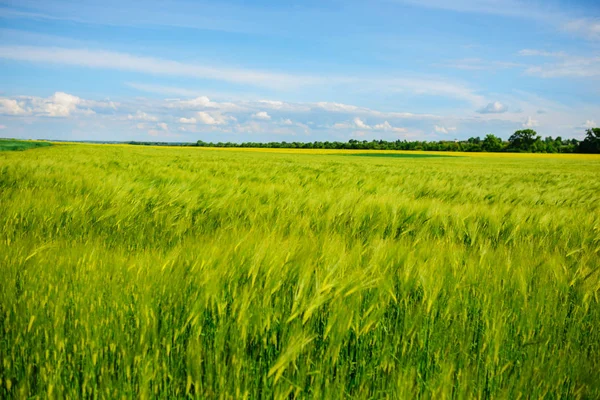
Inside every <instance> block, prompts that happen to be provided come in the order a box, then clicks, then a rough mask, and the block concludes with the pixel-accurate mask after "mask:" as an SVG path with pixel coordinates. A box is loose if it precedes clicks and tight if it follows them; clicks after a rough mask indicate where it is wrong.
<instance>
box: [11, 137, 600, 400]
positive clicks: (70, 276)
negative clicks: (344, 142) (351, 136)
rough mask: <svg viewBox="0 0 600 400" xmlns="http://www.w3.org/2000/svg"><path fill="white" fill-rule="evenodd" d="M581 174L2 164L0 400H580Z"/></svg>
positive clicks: (585, 385)
mask: <svg viewBox="0 0 600 400" xmlns="http://www.w3.org/2000/svg"><path fill="white" fill-rule="evenodd" d="M303 154H305V153H303ZM599 174H600V159H599V158H594V157H591V156H587V157H586V156H582V157H575V156H572V157H556V158H551V157H536V156H527V157H525V156H523V157H516V156H515V157H514V158H511V157H510V156H502V157H500V156H498V157H491V156H490V157H487V156H485V157H483V156H482V157H460V158H452V157H447V158H427V159H402V158H397V159H387V158H369V157H337V156H327V155H310V156H306V155H303V156H298V155H296V154H277V153H263V152H242V151H219V150H205V149H196V148H176V149H173V148H152V147H134V146H91V145H61V146H52V147H48V148H45V149H41V150H39V151H27V152H5V153H2V154H0V274H1V276H2V279H0V359H1V362H0V379H1V383H0V398H11V397H14V398H25V397H34V396H39V397H41V398H47V397H57V398H62V397H67V398H89V397H94V398H121V397H125V398H147V397H160V398H184V397H192V398H213V397H219V398H244V397H246V398H290V397H312V398H317V399H325V398H346V397H350V398H382V397H390V398H419V397H420V398H451V397H452V398H463V399H467V398H519V397H521V398H541V397H546V398H599V397H600V378H599V377H598V373H597V371H598V370H600V357H598V355H599V354H600V299H599V294H600V293H599V292H600V283H599V281H600V280H599V273H598V266H599V265H600V251H599V250H600V202H599V196H600V180H598V176H599Z"/></svg>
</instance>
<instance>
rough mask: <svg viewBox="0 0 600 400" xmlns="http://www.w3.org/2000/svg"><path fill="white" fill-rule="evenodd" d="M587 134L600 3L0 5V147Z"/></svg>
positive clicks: (416, 0)
mask: <svg viewBox="0 0 600 400" xmlns="http://www.w3.org/2000/svg"><path fill="white" fill-rule="evenodd" d="M596 126H600V2H599V1H597V0H569V1H567V0H546V1H526V0H480V1H475V0H453V1H447V0H370V1H353V0H304V1H285V0H280V1H271V0H256V1H243V0H223V1H201V0H200V1H192V0H183V1H182V0H174V1H155V0H145V1H138V0H133V1H122V0H121V1H116V0H104V1H98V0H79V1H74V0H42V1H39V0H18V1H17V0H10V1H5V0H0V137H12V138H29V139H38V138H40V139H59V140H101V141H129V140H136V141H175V142H195V141H197V140H203V141H213V142H218V141H222V142H227V141H232V142H244V141H262V142H264V141H288V142H291V141H300V142H305V141H326V140H329V141H332V140H339V141H347V140H349V139H357V140H372V139H384V140H398V139H400V140H455V139H466V138H469V137H475V136H480V137H484V136H485V135H486V134H489V133H493V134H495V135H497V136H500V137H502V138H503V139H507V138H508V137H509V136H510V135H511V134H512V133H514V132H515V131H516V130H519V129H527V128H531V129H535V130H536V131H537V132H538V134H540V135H541V136H542V137H546V136H553V137H556V136H561V137H562V138H579V139H581V138H583V137H584V136H585V131H586V129H588V128H591V127H596Z"/></svg>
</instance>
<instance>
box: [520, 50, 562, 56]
mask: <svg viewBox="0 0 600 400" xmlns="http://www.w3.org/2000/svg"><path fill="white" fill-rule="evenodd" d="M519 55H521V56H537V57H565V56H566V53H564V52H562V51H545V50H535V49H523V50H521V51H519Z"/></svg>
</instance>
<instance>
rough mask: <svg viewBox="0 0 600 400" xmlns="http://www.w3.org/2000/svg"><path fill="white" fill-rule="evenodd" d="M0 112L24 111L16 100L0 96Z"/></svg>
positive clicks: (16, 113) (13, 113)
mask: <svg viewBox="0 0 600 400" xmlns="http://www.w3.org/2000/svg"><path fill="white" fill-rule="evenodd" d="M0 114H6V115H23V114H26V111H25V110H24V109H23V107H22V106H21V105H20V104H19V102H17V101H16V100H14V99H6V98H0Z"/></svg>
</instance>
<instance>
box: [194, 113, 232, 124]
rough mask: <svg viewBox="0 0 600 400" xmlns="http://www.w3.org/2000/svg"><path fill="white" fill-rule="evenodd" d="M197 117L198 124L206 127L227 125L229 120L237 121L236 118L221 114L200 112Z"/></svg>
mask: <svg viewBox="0 0 600 400" xmlns="http://www.w3.org/2000/svg"><path fill="white" fill-rule="evenodd" d="M196 115H197V116H198V122H200V123H201V124H204V125H226V124H227V123H228V121H229V120H233V121H234V120H235V118H234V117H230V116H225V115H222V114H221V113H219V112H206V111H199V112H198V113H196Z"/></svg>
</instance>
